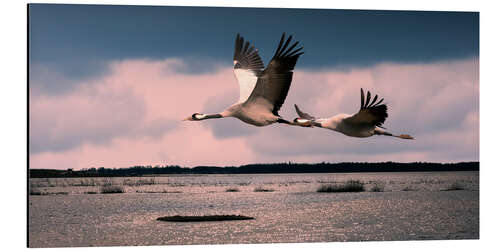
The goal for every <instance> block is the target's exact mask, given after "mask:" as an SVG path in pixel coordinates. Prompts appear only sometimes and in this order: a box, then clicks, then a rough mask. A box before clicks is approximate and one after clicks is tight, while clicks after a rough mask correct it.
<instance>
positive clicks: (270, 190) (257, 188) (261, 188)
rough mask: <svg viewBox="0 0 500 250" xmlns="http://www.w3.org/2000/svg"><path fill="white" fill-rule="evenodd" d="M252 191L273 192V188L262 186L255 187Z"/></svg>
mask: <svg viewBox="0 0 500 250" xmlns="http://www.w3.org/2000/svg"><path fill="white" fill-rule="evenodd" d="M253 191H254V192H274V189H268V188H263V187H256V188H255V189H254V190H253Z"/></svg>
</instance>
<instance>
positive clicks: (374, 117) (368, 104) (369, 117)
mask: <svg viewBox="0 0 500 250" xmlns="http://www.w3.org/2000/svg"><path fill="white" fill-rule="evenodd" d="M377 98H378V95H375V98H373V100H370V99H371V94H370V91H368V93H367V94H366V99H365V94H364V92H363V89H361V108H360V109H359V111H358V113H356V114H354V115H352V116H350V117H347V118H345V119H344V122H346V123H349V124H351V125H353V126H378V127H381V126H382V124H383V123H384V122H385V119H386V118H387V106H386V105H385V104H381V103H382V101H384V99H383V98H382V99H380V100H379V101H378V102H377Z"/></svg>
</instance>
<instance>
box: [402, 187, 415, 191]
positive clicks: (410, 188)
mask: <svg viewBox="0 0 500 250" xmlns="http://www.w3.org/2000/svg"><path fill="white" fill-rule="evenodd" d="M402 191H405V192H406V191H417V189H416V188H414V187H411V186H406V187H404V188H403V189H402Z"/></svg>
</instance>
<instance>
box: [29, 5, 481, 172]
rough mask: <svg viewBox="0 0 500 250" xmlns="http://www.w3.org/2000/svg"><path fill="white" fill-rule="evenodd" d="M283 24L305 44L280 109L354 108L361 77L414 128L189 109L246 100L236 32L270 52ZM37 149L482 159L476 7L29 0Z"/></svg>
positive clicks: (153, 161) (47, 160) (43, 158)
mask: <svg viewBox="0 0 500 250" xmlns="http://www.w3.org/2000/svg"><path fill="white" fill-rule="evenodd" d="M283 32H286V33H287V34H292V35H293V36H294V39H296V40H297V41H300V43H301V45H302V46H304V51H305V54H304V55H303V56H301V57H300V59H299V61H298V63H297V66H296V68H295V73H294V78H293V82H292V85H291V88H290V91H289V94H288V97H287V99H286V101H285V103H284V105H283V106H282V108H281V110H280V114H281V115H282V116H283V117H284V118H287V119H293V118H295V117H296V114H295V113H294V110H293V104H298V105H299V106H300V107H301V108H302V109H303V110H304V111H306V112H308V113H311V114H313V115H316V116H319V117H330V116H333V115H335V114H337V113H355V112H357V110H358V109H359V89H360V88H364V89H365V90H370V91H371V92H372V93H373V94H378V95H379V96H381V97H383V98H384V99H385V100H386V102H387V105H388V113H389V117H388V119H387V120H386V122H385V123H384V127H386V128H387V129H388V130H389V131H390V132H393V133H395V134H398V133H407V134H410V135H412V136H414V137H415V138H416V140H414V141H408V140H398V139H396V138H390V137H381V136H373V137H370V138H352V137H347V136H344V135H342V134H339V133H336V132H333V131H329V130H325V129H320V128H299V127H287V126H284V125H280V124H273V125H270V126H266V127H253V126H251V125H248V124H245V123H243V122H241V121H239V120H237V119H234V118H226V119H215V120H206V121H203V122H181V119H183V118H185V117H187V116H189V115H191V114H192V113H194V112H203V113H217V112H221V111H223V110H224V109H225V108H226V107H228V106H229V105H231V104H233V103H234V102H235V101H236V100H237V99H238V85H237V82H236V79H235V77H234V75H233V72H232V55H233V49H234V39H235V37H236V34H237V33H240V34H241V35H242V36H243V37H245V38H246V39H247V40H249V41H250V42H251V43H252V44H253V45H255V46H256V48H258V49H259V53H260V56H261V57H262V59H263V61H264V63H265V64H267V62H268V61H269V60H270V58H271V56H272V55H273V54H274V50H275V49H276V46H277V44H278V42H279V38H280V36H281V34H282V33H283ZM29 150H30V152H29V160H30V167H31V168H58V169H66V168H74V169H81V168H91V167H129V166H133V165H181V166H188V167H192V166H197V165H217V166H227V165H241V164H250V163H267V162H288V161H292V162H323V161H326V162H344V161H354V162H361V161H368V162H380V161H400V162H414V161H431V162H458V161H478V160H479V14H478V13H476V12H425V11H416V12H412V11H356V10H317V9H307V10H304V9H273V8H267V9H263V8H262V9H259V8H194V7H165V6H162V7H148V6H103V5H50V4H32V5H30V6H29Z"/></svg>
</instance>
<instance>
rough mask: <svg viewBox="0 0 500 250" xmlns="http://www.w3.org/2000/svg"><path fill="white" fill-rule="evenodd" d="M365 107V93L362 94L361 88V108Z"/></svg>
mask: <svg viewBox="0 0 500 250" xmlns="http://www.w3.org/2000/svg"><path fill="white" fill-rule="evenodd" d="M364 106H365V93H364V92H363V88H361V108H364Z"/></svg>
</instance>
